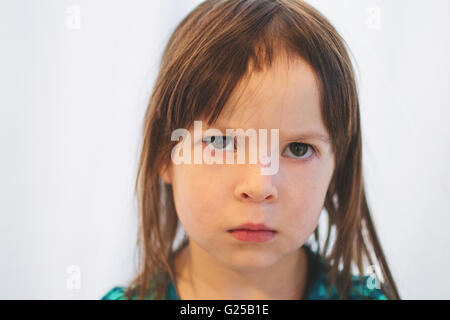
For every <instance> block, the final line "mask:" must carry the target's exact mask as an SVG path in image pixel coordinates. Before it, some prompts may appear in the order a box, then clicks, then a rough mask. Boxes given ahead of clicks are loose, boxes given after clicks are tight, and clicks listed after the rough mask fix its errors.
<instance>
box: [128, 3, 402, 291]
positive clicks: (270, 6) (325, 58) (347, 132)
mask: <svg viewBox="0 0 450 320" xmlns="http://www.w3.org/2000/svg"><path fill="white" fill-rule="evenodd" d="M283 53H284V54H286V55H287V56H288V57H290V58H302V59H304V60H305V61H306V62H307V63H308V64H309V65H310V66H311V67H312V69H313V70H314V72H315V74H316V76H317V78H318V80H319V84H320V85H319V87H320V94H321V101H320V102H321V111H322V117H323V118H322V119H323V121H324V124H325V127H326V128H327V130H328V132H329V134H330V137H331V139H332V146H333V151H334V155H335V163H336V167H335V171H334V173H333V176H332V179H331V182H330V185H329V189H328V191H327V194H326V198H325V202H324V207H325V209H326V211H327V213H328V234H327V238H326V241H325V245H324V247H323V248H322V251H321V255H323V256H324V257H325V258H326V259H327V261H328V263H329V265H330V266H331V269H330V271H329V273H328V275H327V279H328V280H329V283H330V288H331V286H332V285H333V284H334V283H336V284H337V289H338V292H339V295H340V297H342V298H343V299H345V298H346V297H347V294H348V289H349V288H351V286H352V281H351V277H352V265H353V263H354V264H356V266H357V268H358V270H359V273H360V275H363V274H364V263H363V261H365V262H368V263H369V264H370V265H374V261H377V263H378V266H379V267H380V270H381V272H382V277H383V278H384V282H383V284H382V287H381V289H382V291H383V293H385V295H386V296H387V298H388V299H400V296H399V293H398V291H397V288H396V285H395V282H394V280H393V277H392V275H391V272H390V270H389V267H388V264H387V262H386V258H385V256H384V253H383V250H382V248H381V244H380V241H379V239H378V237H377V234H376V231H375V226H374V223H373V221H372V218H371V215H370V210H369V207H368V203H367V200H366V195H365V191H364V181H363V174H362V143H361V125H360V115H359V101H358V93H357V87H356V83H355V77H354V71H353V67H352V64H351V61H350V58H349V55H348V53H347V49H346V45H345V42H344V40H343V39H342V38H341V37H340V35H339V34H338V32H337V31H336V30H335V28H334V27H333V26H332V25H331V24H330V22H329V21H328V20H327V19H326V18H325V17H324V16H323V15H322V14H321V13H320V12H318V11H317V10H315V9H314V8H312V7H311V6H310V5H308V4H307V3H305V2H303V1H299V0H247V1H245V0H207V1H204V2H202V3H200V4H199V5H198V6H197V7H196V8H194V9H193V10H192V11H191V12H190V13H189V14H188V15H187V16H186V17H185V18H184V19H183V20H182V21H181V23H180V24H179V25H178V26H177V27H176V29H175V30H174V32H173V34H172V35H171V37H170V39H169V41H168V43H167V45H166V47H165V50H164V52H163V56H162V61H161V66H160V71H159V74H158V77H157V79H156V82H155V86H154V88H153V92H152V95H151V97H150V101H149V105H148V109H147V112H146V114H145V119H144V128H143V129H144V130H143V145H142V152H141V156H140V163H139V168H138V174H137V179H136V186H135V187H136V193H137V196H138V203H139V208H138V209H139V215H140V219H139V224H140V226H139V234H138V248H139V257H140V261H139V271H138V275H137V277H136V278H135V279H134V280H133V281H132V283H131V284H130V286H128V290H127V292H126V294H127V297H128V298H129V299H130V298H132V297H133V296H134V295H135V294H136V292H137V291H138V290H139V299H141V298H145V296H146V294H147V293H148V291H147V290H148V289H149V288H150V287H151V289H152V290H153V289H154V292H155V293H156V295H155V296H154V298H155V299H162V298H163V297H164V295H165V292H166V290H167V288H168V287H167V285H168V281H169V280H168V279H169V278H170V279H171V280H172V281H174V270H173V265H172V262H173V260H172V259H173V257H174V255H175V253H176V250H175V251H174V248H173V246H174V241H175V236H176V233H177V228H178V226H179V220H178V218H177V214H176V210H175V205H174V200H173V194H172V186H171V185H168V184H165V183H164V182H163V181H162V179H161V177H160V175H159V173H160V172H161V170H162V169H163V168H164V167H165V166H166V165H167V164H168V163H169V161H170V152H171V150H172V148H173V147H174V145H175V144H176V143H177V141H171V132H172V131H173V130H175V129H177V128H189V127H191V125H192V123H193V122H194V120H197V119H199V118H200V117H205V118H206V119H207V121H208V125H211V124H212V123H214V121H215V120H216V119H217V118H218V116H219V114H220V113H221V111H222V109H223V108H224V105H225V104H226V102H227V99H228V98H229V96H230V95H231V93H232V91H233V89H234V88H235V87H236V86H237V84H238V83H239V82H240V81H241V80H242V79H243V78H244V77H245V76H246V75H248V73H249V72H250V65H251V66H253V67H254V69H252V70H251V71H252V72H253V71H255V72H257V71H261V70H263V68H264V67H265V66H267V67H270V66H271V65H272V63H273V61H274V60H275V58H276V57H278V55H279V54H283ZM166 142H167V143H166ZM332 227H334V228H335V231H336V240H337V241H334V243H333V245H332V248H331V250H328V246H329V244H330V243H329V240H330V231H331V229H332ZM314 238H315V241H316V243H317V246H318V248H319V252H320V239H319V232H318V226H317V228H316V230H315V232H314ZM186 239H187V238H186V235H185V238H184V240H186ZM328 252H329V253H328ZM327 253H328V254H327ZM373 253H374V254H375V257H374V258H373V257H372V254H373ZM364 259H365V260H364ZM340 264H341V265H342V272H341V270H339V265H340ZM339 274H341V276H339ZM152 292H153V291H152Z"/></svg>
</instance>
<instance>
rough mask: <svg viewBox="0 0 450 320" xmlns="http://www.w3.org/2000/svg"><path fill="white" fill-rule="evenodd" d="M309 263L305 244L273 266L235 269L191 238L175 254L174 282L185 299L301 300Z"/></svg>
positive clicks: (180, 295) (180, 296) (179, 293)
mask: <svg viewBox="0 0 450 320" xmlns="http://www.w3.org/2000/svg"><path fill="white" fill-rule="evenodd" d="M307 265H308V263H307V254H306V252H305V248H304V247H302V248H300V249H299V250H295V251H294V252H292V253H290V254H288V255H286V256H284V257H283V258H281V259H280V260H279V261H277V262H276V263H275V264H272V265H270V266H267V267H264V268H257V269H256V268H252V269H243V268H240V269H236V268H232V267H230V266H229V265H226V264H225V263H223V262H222V261H221V260H219V259H218V258H217V257H215V256H213V255H211V254H210V253H209V252H207V251H205V250H204V249H202V248H201V247H199V246H197V245H196V244H195V243H193V242H192V241H191V242H190V243H189V244H188V245H186V246H185V247H184V248H183V249H182V250H181V251H180V252H179V253H178V254H177V256H176V258H175V263H174V267H175V274H176V284H175V285H176V288H177V292H178V296H179V298H180V299H182V300H187V299H192V300H197V299H202V300H211V299H213V300H223V299H226V300H228V299H230V300H241V299H244V300H254V299H258V300H266V299H270V300H299V299H301V298H302V297H303V292H304V290H305V287H306V283H307Z"/></svg>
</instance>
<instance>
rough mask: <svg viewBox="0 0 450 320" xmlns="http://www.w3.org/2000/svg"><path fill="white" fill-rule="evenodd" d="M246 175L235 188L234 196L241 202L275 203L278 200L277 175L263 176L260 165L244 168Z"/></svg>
mask: <svg viewBox="0 0 450 320" xmlns="http://www.w3.org/2000/svg"><path fill="white" fill-rule="evenodd" d="M242 169H243V170H244V171H245V173H243V174H242V177H243V178H242V179H241V181H240V182H239V184H238V185H237V186H236V188H235V192H234V195H235V197H236V199H238V200H239V201H246V202H258V203H259V202H268V203H271V202H274V201H276V200H277V199H278V191H277V187H276V185H275V179H276V176H277V175H262V174H261V165H260V164H249V165H245V168H242Z"/></svg>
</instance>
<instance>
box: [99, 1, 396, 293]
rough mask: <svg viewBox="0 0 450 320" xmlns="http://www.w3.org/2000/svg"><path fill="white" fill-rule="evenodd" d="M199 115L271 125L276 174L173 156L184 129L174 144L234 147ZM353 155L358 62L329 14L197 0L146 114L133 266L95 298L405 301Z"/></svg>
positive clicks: (169, 50)
mask: <svg viewBox="0 0 450 320" xmlns="http://www.w3.org/2000/svg"><path fill="white" fill-rule="evenodd" d="M195 121H202V122H201V124H202V126H203V130H205V129H207V128H215V129H220V130H221V131H220V132H223V133H225V132H226V129H235V130H236V129H239V128H240V129H242V130H244V131H246V130H249V129H255V130H256V131H258V129H268V130H269V131H270V130H272V129H278V130H279V131H278V132H279V139H278V140H274V141H273V142H272V141H271V143H275V144H277V146H279V152H278V153H277V152H275V153H273V154H272V155H271V156H272V158H271V163H272V160H274V158H273V156H274V155H276V156H277V157H278V158H276V159H278V167H277V168H276V169H277V170H276V171H275V172H274V173H273V174H266V175H263V174H261V171H260V169H261V168H263V167H267V163H265V164H262V163H256V164H254V163H251V164H249V162H248V161H245V163H243V164H242V163H241V164H235V163H234V164H229V163H227V164H224V163H222V164H218V163H212V164H211V163H205V160H203V161H202V162H200V163H198V162H194V163H192V162H190V163H181V164H175V163H174V161H173V155H174V150H177V149H176V148H175V147H176V146H177V145H178V143H179V141H178V140H176V139H175V140H173V139H172V133H173V132H174V131H175V130H176V129H179V128H185V129H186V132H188V133H189V135H186V136H183V139H182V143H183V145H184V146H186V144H188V143H191V145H189V144H188V146H189V148H190V149H189V148H188V149H183V151H182V152H188V151H190V150H194V149H195V148H196V147H198V146H200V147H201V148H202V149H201V150H202V151H205V153H204V154H206V155H208V152H209V154H211V155H212V154H215V152H217V153H218V154H219V155H223V156H225V154H226V155H227V156H230V155H231V157H232V158H233V157H234V156H235V155H236V154H235V149H234V147H233V146H234V143H231V144H229V143H224V141H228V140H227V139H228V138H230V139H229V140H231V141H233V142H234V138H233V136H228V135H225V134H223V135H222V134H218V135H209V136H208V135H202V136H201V137H200V140H196V139H195V132H194V131H195V130H193V128H194V122H195ZM192 136H194V139H191V138H190V137H192ZM187 137H189V139H188V138H187ZM224 138H225V139H224ZM217 142H218V143H217ZM238 144H239V143H238ZM230 146H231V147H230ZM271 150H272V151H273V150H274V149H271ZM206 151H208V152H206ZM185 156H186V154H185ZM188 158H190V156H189V157H188ZM361 161H362V146H361V126H360V116H359V102H358V95H357V87H356V84H355V77H354V72H353V67H352V64H351V61H350V58H349V56H348V53H347V50H346V47H345V45H344V41H343V39H342V38H341V37H340V36H339V34H338V33H337V31H336V30H335V29H334V28H333V26H332V25H331V24H330V23H329V21H328V20H327V19H326V18H325V17H323V16H322V15H321V14H320V13H319V12H318V11H316V10H315V9H313V8H312V7H311V6H309V5H308V4H306V3H305V2H303V1H299V0H247V1H245V0H207V1H204V2H202V3H201V4H200V5H198V6H197V7H196V8H195V9H194V10H193V11H192V12H191V13H189V14H188V16H187V17H186V18H184V19H183V21H182V22H181V23H180V24H179V26H178V27H177V28H176V29H175V31H174V33H173V34H172V36H171V38H170V39H169V42H168V44H167V47H166V48H165V51H164V54H163V58H162V63H161V69H160V72H159V75H158V78H157V81H156V84H155V87H154V91H153V93H152V95H151V99H150V103H149V106H148V109H147V113H146V116H145V126H144V132H143V148H142V153H141V158H140V165H139V170H138V178H137V181H136V191H137V193H138V200H139V211H140V229H139V236H138V242H139V248H140V258H141V260H140V270H139V273H138V275H137V276H136V278H135V279H134V280H133V281H132V283H130V284H129V285H128V286H127V287H114V288H112V289H111V290H110V291H109V292H107V293H106V294H105V295H104V297H103V298H102V299H400V297H399V293H398V291H397V288H396V285H395V282H394V280H393V278H392V275H391V272H390V270H389V267H388V264H387V262H386V259H385V256H384V253H383V250H382V248H381V245H380V242H379V240H378V237H377V234H376V231H375V227H374V224H373V222H372V218H371V215H370V211H369V207H368V203H367V200H366V195H365V191H364V181H363V175H362V162H361ZM261 162H262V161H261ZM325 213H326V214H327V221H328V222H327V224H328V225H327V230H328V233H327V237H326V241H325V244H324V245H323V247H322V248H321V243H322V241H321V239H320V237H319V234H320V233H319V218H320V215H321V214H325ZM178 227H183V228H182V229H184V230H185V234H184V238H183V241H182V242H181V244H180V245H179V246H178V247H175V238H176V234H177V230H178ZM332 231H333V233H334V237H333V239H332V238H331V237H330V235H331V234H332ZM313 234H314V243H313V244H312V245H310V244H308V243H307V242H308V241H307V240H308V239H309V238H310V236H311V235H313ZM311 238H312V237H311ZM368 266H370V268H371V269H370V270H369V274H367V267H368ZM354 270H357V272H354ZM377 270H378V271H379V272H378V273H380V274H376V272H374V271H377ZM380 278H382V279H383V281H380Z"/></svg>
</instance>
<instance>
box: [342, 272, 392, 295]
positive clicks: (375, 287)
mask: <svg viewBox="0 0 450 320" xmlns="http://www.w3.org/2000/svg"><path fill="white" fill-rule="evenodd" d="M352 284H353V291H352V294H351V298H350V299H352V300H363V299H365V300H388V298H387V297H386V295H385V294H384V292H383V291H382V290H381V287H382V286H384V284H378V283H377V282H376V280H375V278H373V277H372V276H363V277H361V278H360V277H358V276H355V275H354V276H352Z"/></svg>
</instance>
